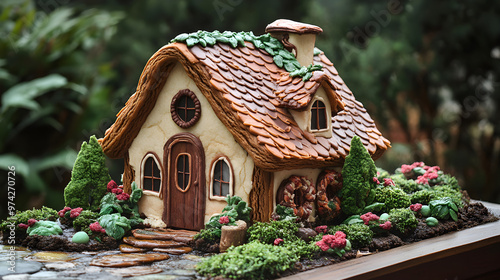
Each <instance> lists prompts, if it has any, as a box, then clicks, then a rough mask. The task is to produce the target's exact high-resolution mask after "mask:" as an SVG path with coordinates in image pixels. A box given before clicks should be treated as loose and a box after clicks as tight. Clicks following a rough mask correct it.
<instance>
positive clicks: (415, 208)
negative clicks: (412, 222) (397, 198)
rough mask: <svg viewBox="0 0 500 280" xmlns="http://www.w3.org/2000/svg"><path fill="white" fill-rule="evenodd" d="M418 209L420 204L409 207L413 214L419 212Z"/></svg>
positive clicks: (420, 207) (420, 206)
mask: <svg viewBox="0 0 500 280" xmlns="http://www.w3.org/2000/svg"><path fill="white" fill-rule="evenodd" d="M420 209H422V204H420V203H415V204H412V205H410V210H411V211H413V212H418V211H420Z"/></svg>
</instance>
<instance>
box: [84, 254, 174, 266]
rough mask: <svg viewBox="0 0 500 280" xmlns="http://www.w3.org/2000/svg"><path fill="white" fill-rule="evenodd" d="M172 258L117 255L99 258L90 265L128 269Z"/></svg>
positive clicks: (157, 255) (146, 255)
mask: <svg viewBox="0 0 500 280" xmlns="http://www.w3.org/2000/svg"><path fill="white" fill-rule="evenodd" d="M169 258H170V257H169V256H168V255H165V254H159V253H153V254H140V253H134V254H116V255H105V256H101V257H97V258H95V259H93V260H92V261H91V262H90V265H94V266H103V267H128V266H136V265H141V264H146V263H152V262H156V261H163V260H167V259H169Z"/></svg>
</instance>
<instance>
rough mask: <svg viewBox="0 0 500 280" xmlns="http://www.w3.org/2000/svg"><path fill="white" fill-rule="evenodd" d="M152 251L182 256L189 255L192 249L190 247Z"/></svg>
mask: <svg viewBox="0 0 500 280" xmlns="http://www.w3.org/2000/svg"><path fill="white" fill-rule="evenodd" d="M153 251H155V252H160V253H167V254H171V255H182V254H187V253H191V252H192V251H193V248H191V247H177V248H154V249H153Z"/></svg>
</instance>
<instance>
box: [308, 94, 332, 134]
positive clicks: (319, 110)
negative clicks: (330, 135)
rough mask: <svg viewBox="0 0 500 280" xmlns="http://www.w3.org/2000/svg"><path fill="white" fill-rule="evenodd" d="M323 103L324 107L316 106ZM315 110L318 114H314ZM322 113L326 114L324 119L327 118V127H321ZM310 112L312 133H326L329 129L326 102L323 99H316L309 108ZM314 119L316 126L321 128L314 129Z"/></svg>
mask: <svg viewBox="0 0 500 280" xmlns="http://www.w3.org/2000/svg"><path fill="white" fill-rule="evenodd" d="M319 102H321V104H322V107H320V106H319V104H318V105H315V104H317V103H319ZM313 110H316V113H315V114H313ZM321 111H323V112H324V117H325V119H324V120H325V127H323V128H322V127H320V124H321V121H320V115H321V113H320V112H321ZM309 112H310V115H311V117H310V120H309V128H310V130H311V132H322V131H325V130H327V129H328V107H327V106H326V104H325V102H324V101H323V100H322V98H316V99H314V100H313V102H312V103H311V107H310V108H309ZM313 119H316V126H317V127H319V128H313V127H312V124H313Z"/></svg>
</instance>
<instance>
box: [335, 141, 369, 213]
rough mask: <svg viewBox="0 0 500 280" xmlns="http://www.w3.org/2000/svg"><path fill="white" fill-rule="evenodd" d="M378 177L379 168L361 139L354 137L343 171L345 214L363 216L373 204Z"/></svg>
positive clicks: (343, 208)
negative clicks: (375, 179) (363, 211)
mask: <svg viewBox="0 0 500 280" xmlns="http://www.w3.org/2000/svg"><path fill="white" fill-rule="evenodd" d="M376 175H377V168H376V167H375V163H374V162H373V160H372V158H371V157H370V154H369V153H368V151H367V150H366V148H365V147H364V146H363V143H361V140H360V138H359V137H358V136H354V137H353V138H352V140H351V150H350V151H349V155H347V157H346V159H345V162H344V167H343V169H342V177H343V188H342V190H341V191H340V192H339V197H340V198H341V199H342V211H343V212H344V213H345V214H347V215H354V214H361V211H362V210H363V209H364V208H365V207H366V206H367V205H370V204H372V203H373V201H374V199H375V190H374V189H375V187H376V183H375V182H373V177H375V176H376Z"/></svg>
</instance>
